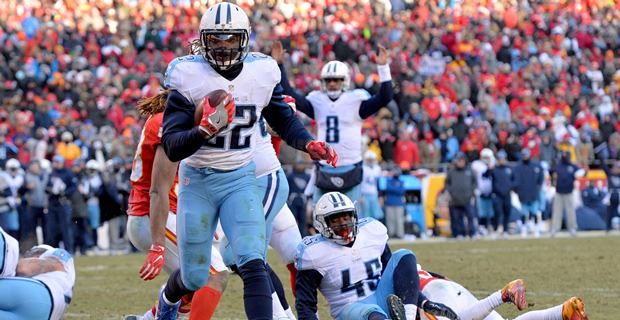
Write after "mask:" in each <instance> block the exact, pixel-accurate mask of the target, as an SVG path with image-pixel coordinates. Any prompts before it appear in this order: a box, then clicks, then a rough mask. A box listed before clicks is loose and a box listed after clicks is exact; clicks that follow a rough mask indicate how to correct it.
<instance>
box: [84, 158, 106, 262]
mask: <svg viewBox="0 0 620 320" xmlns="http://www.w3.org/2000/svg"><path fill="white" fill-rule="evenodd" d="M85 179H86V187H87V188H88V193H87V194H86V207H87V210H88V226H89V229H90V232H91V233H92V235H91V238H92V240H93V246H94V247H95V250H97V249H98V246H97V241H98V236H97V229H98V228H99V226H100V225H101V207H100V203H99V195H101V193H102V188H103V181H102V179H101V166H100V164H99V162H98V161H97V160H94V159H91V160H88V161H87V162H86V176H85Z"/></svg>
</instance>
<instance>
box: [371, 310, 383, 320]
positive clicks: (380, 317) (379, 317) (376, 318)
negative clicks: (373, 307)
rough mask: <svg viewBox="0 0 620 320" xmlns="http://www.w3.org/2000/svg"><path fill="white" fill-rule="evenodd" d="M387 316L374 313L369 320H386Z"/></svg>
mask: <svg viewBox="0 0 620 320" xmlns="http://www.w3.org/2000/svg"><path fill="white" fill-rule="evenodd" d="M386 319H387V318H386V317H385V315H382V314H381V313H379V312H376V311H373V312H371V313H370V314H369V315H368V320H386Z"/></svg>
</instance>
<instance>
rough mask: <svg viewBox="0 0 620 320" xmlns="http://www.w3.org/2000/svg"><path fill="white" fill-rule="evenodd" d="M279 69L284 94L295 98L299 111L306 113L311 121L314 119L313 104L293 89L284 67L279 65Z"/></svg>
mask: <svg viewBox="0 0 620 320" xmlns="http://www.w3.org/2000/svg"><path fill="white" fill-rule="evenodd" d="M278 68H279V69H280V76H281V80H280V85H281V86H282V89H283V91H284V94H286V95H289V96H291V97H293V98H295V105H296V106H297V110H299V111H301V112H303V113H305V114H306V115H307V116H308V117H310V118H311V119H314V107H313V106H312V103H310V101H309V100H308V99H306V97H305V96H303V95H301V94H299V93H297V90H295V89H293V87H291V85H290V83H289V82H288V77H287V76H286V70H284V66H283V65H281V64H279V65H278Z"/></svg>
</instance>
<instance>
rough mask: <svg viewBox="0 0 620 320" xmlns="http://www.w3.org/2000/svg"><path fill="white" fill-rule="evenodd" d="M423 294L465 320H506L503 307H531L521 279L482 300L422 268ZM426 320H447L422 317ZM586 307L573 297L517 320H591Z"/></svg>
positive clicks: (426, 315)
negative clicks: (500, 309) (528, 304)
mask: <svg viewBox="0 0 620 320" xmlns="http://www.w3.org/2000/svg"><path fill="white" fill-rule="evenodd" d="M418 275H419V277H420V291H421V292H422V293H423V294H424V295H425V296H426V297H427V298H428V299H431V300H432V301H435V302H440V303H443V304H445V305H447V306H449V307H450V308H452V310H454V311H455V312H456V313H457V314H458V315H459V317H461V320H482V319H484V320H503V319H504V318H503V317H502V316H500V315H499V313H497V312H496V311H494V310H495V308H497V307H499V306H500V305H502V304H503V303H507V302H512V303H514V304H515V305H516V306H517V309H519V310H523V309H525V308H526V307H527V302H526V297H525V283H524V282H523V280H521V279H517V280H515V281H512V282H510V283H509V284H507V285H506V286H504V288H503V289H502V290H498V291H496V292H494V293H492V294H491V295H489V296H488V297H486V298H484V299H482V300H478V299H477V298H476V297H475V296H474V295H473V294H471V292H469V290H467V289H466V288H465V287H463V286H462V285H460V284H458V283H456V282H454V281H452V280H449V279H447V278H445V277H443V276H441V275H438V274H435V273H432V272H427V271H424V270H423V269H422V267H421V266H420V265H418ZM421 319H422V320H427V319H428V320H435V319H443V318H441V317H440V318H436V317H434V316H433V315H428V314H424V313H421ZM587 319H588V316H587V315H586V310H585V305H584V303H583V300H581V298H577V297H572V298H570V299H568V300H566V301H565V302H564V303H563V304H561V305H558V306H555V307H552V308H548V309H544V310H536V311H529V312H527V313H524V314H522V315H520V316H518V317H517V318H515V320H587Z"/></svg>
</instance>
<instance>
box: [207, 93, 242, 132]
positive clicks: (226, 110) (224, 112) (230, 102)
mask: <svg viewBox="0 0 620 320" xmlns="http://www.w3.org/2000/svg"><path fill="white" fill-rule="evenodd" d="M234 115H235V100H234V99H233V97H232V95H231V94H230V93H229V94H228V96H227V97H226V98H225V99H224V100H222V102H221V103H220V104H219V105H217V106H215V107H213V106H211V104H210V103H209V96H206V97H204V99H203V100H202V118H201V119H200V130H202V131H204V132H206V133H207V135H208V136H209V137H212V136H214V135H216V134H217V133H218V132H219V131H220V130H222V128H224V127H226V126H227V125H228V124H229V123H231V122H232V121H233V116H234Z"/></svg>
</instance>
